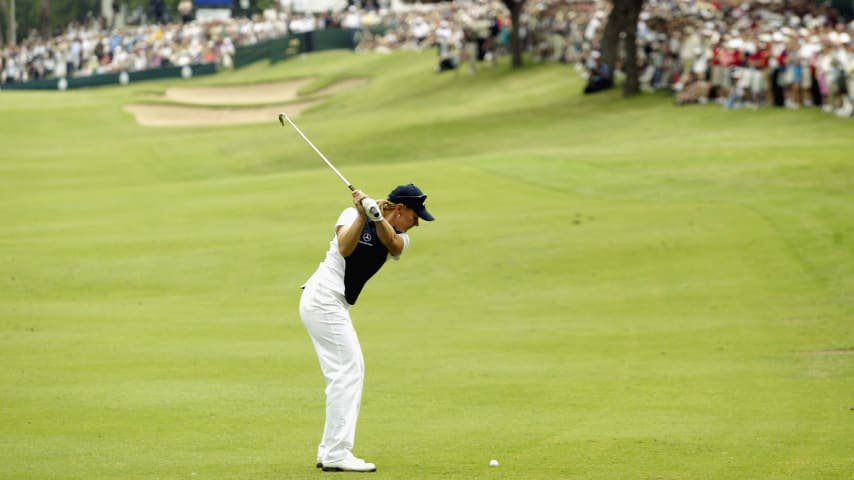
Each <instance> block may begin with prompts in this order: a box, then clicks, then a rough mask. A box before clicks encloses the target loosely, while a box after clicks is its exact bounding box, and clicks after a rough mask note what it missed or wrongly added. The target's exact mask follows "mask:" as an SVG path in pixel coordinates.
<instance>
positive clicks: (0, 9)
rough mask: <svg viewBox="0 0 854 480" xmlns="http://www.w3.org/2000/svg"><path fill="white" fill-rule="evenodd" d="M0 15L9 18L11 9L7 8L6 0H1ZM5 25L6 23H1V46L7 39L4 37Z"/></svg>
mask: <svg viewBox="0 0 854 480" xmlns="http://www.w3.org/2000/svg"><path fill="white" fill-rule="evenodd" d="M0 17H3V19H4V20H5V19H7V18H9V10H7V9H6V0H0ZM0 23H3V22H0ZM3 27H4V25H0V47H2V46H3V44H4V43H5V40H6V39H5V38H3V32H4V30H3Z"/></svg>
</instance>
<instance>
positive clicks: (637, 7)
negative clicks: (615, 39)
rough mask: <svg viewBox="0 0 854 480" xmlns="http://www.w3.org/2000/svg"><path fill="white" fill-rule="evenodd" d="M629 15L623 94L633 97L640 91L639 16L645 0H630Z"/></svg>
mask: <svg viewBox="0 0 854 480" xmlns="http://www.w3.org/2000/svg"><path fill="white" fill-rule="evenodd" d="M627 3H628V4H629V15H628V19H627V23H626V37H625V41H624V42H623V45H625V49H626V64H625V72H626V83H624V84H623V96H624V97H631V96H632V95H637V94H638V93H640V78H639V76H640V72H639V71H638V47H637V34H638V18H639V17H640V12H641V9H642V8H643V0H629V1H628V2H627Z"/></svg>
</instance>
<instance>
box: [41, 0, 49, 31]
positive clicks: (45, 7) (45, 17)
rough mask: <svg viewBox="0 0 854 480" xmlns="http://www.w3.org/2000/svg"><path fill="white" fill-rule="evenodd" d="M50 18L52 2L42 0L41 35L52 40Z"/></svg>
mask: <svg viewBox="0 0 854 480" xmlns="http://www.w3.org/2000/svg"><path fill="white" fill-rule="evenodd" d="M50 17H51V9H50V0H42V9H41V14H40V15H39V23H40V25H39V33H41V36H42V38H51V27H50Z"/></svg>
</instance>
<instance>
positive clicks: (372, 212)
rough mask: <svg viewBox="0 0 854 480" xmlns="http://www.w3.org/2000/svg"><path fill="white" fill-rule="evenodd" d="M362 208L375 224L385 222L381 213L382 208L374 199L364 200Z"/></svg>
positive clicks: (366, 198)
mask: <svg viewBox="0 0 854 480" xmlns="http://www.w3.org/2000/svg"><path fill="white" fill-rule="evenodd" d="M362 208H364V209H365V213H366V214H368V218H370V219H371V220H373V221H374V222H381V221H382V220H383V214H382V212H380V207H379V205H377V202H376V200H374V199H373V198H368V197H365V198H363V199H362Z"/></svg>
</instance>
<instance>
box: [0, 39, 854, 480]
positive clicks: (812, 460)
mask: <svg viewBox="0 0 854 480" xmlns="http://www.w3.org/2000/svg"><path fill="white" fill-rule="evenodd" d="M435 62H436V58H435V54H434V52H432V51H425V52H423V53H417V52H397V53H394V54H391V55H374V54H353V53H350V52H343V51H336V52H325V53H318V54H313V55H310V56H305V57H299V58H295V59H292V60H290V61H287V62H282V63H279V64H276V65H273V66H270V65H267V64H264V63H259V64H255V65H252V66H250V67H247V68H245V69H242V70H239V71H228V72H222V73H219V74H217V75H213V76H209V77H205V78H198V79H191V80H185V81H171V82H154V83H145V84H137V85H130V86H127V87H105V88H98V89H88V90H79V91H66V92H23V91H21V92H9V91H2V92H0V225H2V229H0V365H2V366H0V478H2V479H33V480H36V479H37V480H45V479H81V480H83V479H85V480H95V479H111V480H114V479H122V480H128V479H188V480H203V479H252V480H257V479H311V478H316V477H327V476H335V474H329V473H321V472H320V471H318V470H316V469H315V467H314V464H315V454H316V446H317V443H318V441H319V440H320V435H321V431H322V426H323V415H324V402H325V399H324V394H323V389H324V381H323V378H322V375H321V372H320V368H319V365H318V361H317V358H316V356H315V352H314V349H313V347H312V344H311V341H310V339H309V337H308V334H307V333H306V331H305V329H304V327H303V325H302V323H301V321H300V319H299V315H298V309H297V306H298V301H299V294H300V292H301V290H300V289H299V286H300V285H301V284H302V282H304V281H305V280H306V279H307V278H308V277H309V276H310V275H311V273H312V272H313V271H314V269H315V268H316V266H317V264H318V263H319V262H320V261H321V260H322V258H323V255H324V252H325V250H326V248H327V246H328V241H329V240H330V239H331V236H332V227H333V224H334V222H335V219H336V218H337V216H338V214H339V213H340V211H341V210H342V209H343V208H345V207H347V206H348V205H350V196H349V193H348V191H347V190H346V188H345V187H344V186H343V185H342V184H341V182H340V181H339V180H338V179H337V178H336V177H335V176H334V174H333V173H332V172H331V171H330V170H329V169H328V168H327V167H326V166H325V165H324V164H323V163H322V161H321V160H320V159H319V158H318V157H317V156H316V154H315V153H314V152H313V151H311V149H310V147H309V146H308V145H307V144H306V143H305V142H304V141H303V140H302V139H301V138H300V137H299V136H298V135H297V134H296V132H295V131H293V130H292V129H291V128H282V126H281V125H280V124H279V123H278V121H277V119H276V118H270V121H269V122H268V123H266V124H254V125H241V126H227V127H215V128H213V127H190V128H146V127H141V126H139V125H137V124H136V122H135V120H134V118H133V116H132V115H130V114H129V113H127V112H125V111H124V110H123V109H122V107H123V106H124V105H127V104H131V103H144V102H145V98H146V97H147V96H149V97H150V95H151V94H152V93H162V92H163V91H164V90H165V89H166V88H167V87H168V86H170V85H181V86H196V85H198V86H201V85H205V86H210V85H235V84H251V83H258V82H269V81H274V80H284V79H288V78H314V79H315V82H314V84H313V85H310V86H309V87H307V88H306V89H305V93H306V94H311V93H312V92H316V91H318V90H319V89H321V88H322V87H324V86H327V85H329V84H331V83H333V82H334V81H336V80H341V79H346V78H369V79H370V81H369V83H368V84H366V85H364V86H360V87H357V88H353V89H350V90H346V91H340V92H337V93H335V94H332V95H329V96H327V97H324V103H322V104H321V105H320V106H318V107H315V108H312V109H310V110H308V111H306V112H305V113H303V114H302V115H301V116H300V117H297V118H296V119H295V121H296V122H297V124H298V125H299V126H300V128H301V129H302V130H303V131H304V132H305V134H306V135H308V136H309V138H310V139H311V140H312V141H313V142H314V144H315V145H316V146H317V147H318V148H320V150H321V151H323V153H324V154H325V155H326V156H327V157H328V158H329V159H330V160H332V161H333V162H334V163H335V164H336V166H337V167H338V168H339V169H340V170H342V172H343V173H344V175H345V176H346V177H347V178H348V179H349V180H350V181H352V182H353V183H354V184H355V185H356V186H357V187H359V188H361V189H363V190H365V191H366V192H367V193H368V194H370V195H372V196H374V197H384V196H385V195H386V194H387V193H388V192H389V191H390V190H391V189H392V188H393V187H394V186H395V185H398V184H401V183H408V182H414V183H416V184H418V185H419V186H420V187H421V188H422V189H423V190H424V191H425V192H426V193H427V194H428V195H429V200H428V201H427V205H428V207H429V209H430V211H431V212H432V213H433V214H434V215H435V216H436V218H437V220H436V221H435V222H432V223H428V222H422V223H421V226H420V227H418V228H416V229H414V230H413V231H411V232H410V233H411V238H412V245H411V248H410V250H408V251H407V252H406V254H405V255H404V256H403V258H402V260H401V261H400V262H391V263H388V264H387V265H386V267H385V268H384V269H383V270H382V271H381V272H380V273H379V274H378V275H377V276H376V277H374V279H372V280H371V282H370V283H369V285H368V286H367V288H366V290H365V292H364V293H363V294H362V296H361V297H360V299H359V303H358V304H357V305H356V306H354V307H353V309H352V310H351V314H352V317H353V319H354V323H355V325H356V329H357V331H358V333H359V337H360V341H361V344H362V349H363V351H364V355H365V360H366V364H367V365H366V367H367V376H366V386H365V392H364V398H363V402H362V409H361V416H360V421H359V428H358V431H357V437H356V448H355V453H356V454H357V455H359V456H361V457H363V458H365V459H366V460H368V461H371V462H375V463H376V464H377V465H378V472H377V473H375V474H371V478H383V479H395V480H402V479H407V480H408V479H461V480H462V479H466V480H469V479H508V480H509V479H554V478H560V479H578V480H582V479H583V480H623V479H633V480H635V479H636V480H652V479H656V480H687V479H708V480H724V479H727V480H728V479H738V480H742V479H743V480H753V479H757V480H781V479H786V480H819V479H833V480H837V479H838V480H851V479H852V478H854V122H852V121H845V120H840V119H838V118H836V117H835V116H832V115H827V114H824V113H822V112H821V111H820V110H819V109H809V110H807V109H804V110H800V111H789V110H783V109H773V108H765V109H760V110H758V111H750V110H736V111H725V110H723V109H722V108H721V107H719V106H717V105H705V106H694V107H675V106H673V105H672V99H671V98H670V97H669V96H667V95H658V94H655V95H643V96H640V97H636V98H631V99H623V98H622V97H621V96H620V93H619V92H616V91H615V92H607V93H603V94H599V95H595V96H589V97H587V96H583V95H581V94H580V92H581V90H582V88H583V82H582V80H581V79H579V78H578V76H577V75H576V73H575V71H574V70H573V68H572V67H570V66H566V65H559V64H540V65H532V64H528V65H527V66H526V67H525V68H523V69H518V70H513V69H510V68H509V66H508V65H507V64H506V63H502V64H501V65H500V66H499V67H498V68H496V69H490V68H488V67H487V68H483V69H481V70H479V72H478V74H477V75H471V74H470V73H469V72H468V71H462V72H460V73H459V74H455V73H445V74H442V75H437V74H436V73H434V72H433V71H432V68H433V66H434V64H435ZM493 458H494V459H497V460H498V461H499V462H500V463H501V466H500V467H497V468H490V467H489V466H488V462H489V460H490V459H493ZM339 475H345V476H346V475H347V474H339Z"/></svg>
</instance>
